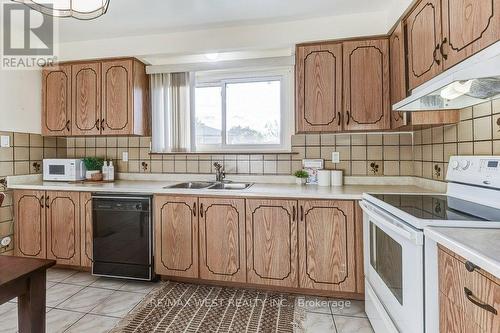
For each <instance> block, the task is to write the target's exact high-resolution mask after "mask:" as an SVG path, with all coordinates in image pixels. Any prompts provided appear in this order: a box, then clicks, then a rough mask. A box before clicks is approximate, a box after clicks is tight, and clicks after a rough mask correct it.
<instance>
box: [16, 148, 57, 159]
mask: <svg viewBox="0 0 500 333" xmlns="http://www.w3.org/2000/svg"><path fill="white" fill-rule="evenodd" d="M14 154H15V152H14ZM43 157H44V158H56V157H57V148H52V147H50V148H43Z"/></svg>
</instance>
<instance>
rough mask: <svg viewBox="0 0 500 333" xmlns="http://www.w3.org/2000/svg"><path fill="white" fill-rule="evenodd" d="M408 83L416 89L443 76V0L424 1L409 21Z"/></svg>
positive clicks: (411, 14) (411, 87)
mask: <svg viewBox="0 0 500 333" xmlns="http://www.w3.org/2000/svg"><path fill="white" fill-rule="evenodd" d="M406 30H407V36H408V84H409V89H413V88H415V87H417V86H419V85H421V84H422V83H424V82H426V81H428V80H430V79H432V78H433V77H434V76H436V75H437V74H439V73H441V69H442V59H441V55H440V54H439V52H440V48H439V46H440V45H441V35H442V34H441V0H426V1H422V2H420V3H419V4H418V5H417V6H416V7H415V8H414V9H413V10H412V12H411V13H410V15H409V16H408V18H407V19H406Z"/></svg>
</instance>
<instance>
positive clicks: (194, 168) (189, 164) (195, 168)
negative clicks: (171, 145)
mask: <svg viewBox="0 0 500 333" xmlns="http://www.w3.org/2000/svg"><path fill="white" fill-rule="evenodd" d="M151 162H156V161H151ZM158 162H159V161H158ZM224 167H225V169H226V173H233V169H232V165H231V164H229V163H224ZM186 171H187V173H198V172H199V164H198V161H197V160H196V161H191V160H188V161H186Z"/></svg>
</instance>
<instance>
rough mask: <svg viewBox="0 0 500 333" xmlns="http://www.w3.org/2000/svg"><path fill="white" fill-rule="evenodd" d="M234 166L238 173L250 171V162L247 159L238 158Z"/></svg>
mask: <svg viewBox="0 0 500 333" xmlns="http://www.w3.org/2000/svg"><path fill="white" fill-rule="evenodd" d="M287 163H288V162H287ZM236 167H237V169H238V173H245V174H246V173H250V162H249V161H248V160H243V161H241V160H238V161H237V162H236Z"/></svg>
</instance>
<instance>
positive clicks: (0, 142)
mask: <svg viewBox="0 0 500 333" xmlns="http://www.w3.org/2000/svg"><path fill="white" fill-rule="evenodd" d="M0 147H2V148H8V147H10V136H8V135H2V136H0Z"/></svg>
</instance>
